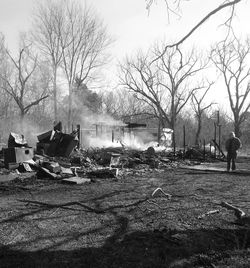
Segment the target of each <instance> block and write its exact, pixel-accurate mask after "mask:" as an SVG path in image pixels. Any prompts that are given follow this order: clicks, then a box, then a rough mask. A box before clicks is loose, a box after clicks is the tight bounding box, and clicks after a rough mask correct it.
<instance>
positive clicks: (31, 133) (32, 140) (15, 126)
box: [1, 118, 43, 147]
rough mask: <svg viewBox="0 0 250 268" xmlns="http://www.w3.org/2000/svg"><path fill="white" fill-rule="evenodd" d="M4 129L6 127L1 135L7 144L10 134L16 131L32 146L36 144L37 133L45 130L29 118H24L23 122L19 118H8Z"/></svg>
mask: <svg viewBox="0 0 250 268" xmlns="http://www.w3.org/2000/svg"><path fill="white" fill-rule="evenodd" d="M1 128H2V126H1ZM2 129H4V131H3V132H2V133H1V136H2V137H3V139H2V141H3V142H4V143H5V144H6V145H7V143H8V138H9V134H10V133H11V132H14V133H17V134H22V135H23V136H24V138H25V140H26V141H27V143H28V145H29V146H30V147H35V146H36V143H37V135H38V134H39V133H41V132H43V130H42V129H41V127H40V126H39V125H38V124H35V123H34V122H32V121H30V120H28V119H24V120H23V121H22V122H21V121H20V120H18V119H17V118H16V119H13V120H6V122H5V124H4V128H2Z"/></svg>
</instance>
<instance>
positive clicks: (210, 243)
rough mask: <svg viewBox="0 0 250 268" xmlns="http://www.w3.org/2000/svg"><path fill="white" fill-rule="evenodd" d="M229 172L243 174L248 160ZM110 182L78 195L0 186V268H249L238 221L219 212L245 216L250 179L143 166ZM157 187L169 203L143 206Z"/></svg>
mask: <svg viewBox="0 0 250 268" xmlns="http://www.w3.org/2000/svg"><path fill="white" fill-rule="evenodd" d="M238 162H240V163H239V164H238V167H239V168H247V167H248V166H249V163H250V159H247V158H244V159H239V160H238ZM209 165H210V166H216V167H225V163H223V162H219V163H213V164H209ZM249 169H250V168H249ZM120 173H121V175H120V176H119V178H118V179H97V180H96V181H95V182H92V183H90V184H84V185H66V184H62V183H61V182H59V181H52V180H47V179H43V180H41V179H40V180H37V179H35V178H34V179H32V180H31V179H30V180H29V181H26V180H24V181H16V182H8V183H0V243H1V251H0V267H93V268H98V267H103V268H104V267H107V268H111V267H132V268H133V267H172V268H173V267H175V268H177V267H178V268H179V267H231V268H235V267H250V234H249V229H250V228H249V222H248V218H246V221H245V222H237V220H236V217H235V215H234V213H233V212H232V211H229V210H227V209H225V208H223V207H221V206H220V205H219V203H220V202H221V201H226V202H228V203H230V204H233V205H235V206H237V207H239V208H241V209H242V210H244V211H245V212H246V214H247V215H250V206H249V205H250V175H247V174H234V173H222V172H205V171H198V170H197V171H194V170H187V169H181V168H173V167H169V168H165V169H149V168H148V167H146V166H144V167H139V166H138V168H136V169H130V170H121V171H120ZM157 187H161V188H162V189H163V190H164V191H165V192H166V193H168V194H171V196H172V197H171V199H168V198H166V196H164V195H163V194H161V193H160V192H158V194H157V195H155V196H154V198H153V197H152V196H151V195H152V192H153V191H154V190H155V189H156V188H157ZM66 203H68V204H66ZM212 210H218V211H217V212H216V213H214V214H210V215H203V214H204V213H206V212H209V211H212Z"/></svg>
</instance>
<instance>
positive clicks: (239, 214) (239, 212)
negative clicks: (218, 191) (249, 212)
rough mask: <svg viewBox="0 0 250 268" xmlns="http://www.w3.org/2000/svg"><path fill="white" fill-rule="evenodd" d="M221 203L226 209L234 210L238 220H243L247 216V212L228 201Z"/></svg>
mask: <svg viewBox="0 0 250 268" xmlns="http://www.w3.org/2000/svg"><path fill="white" fill-rule="evenodd" d="M220 205H221V206H222V207H224V208H226V209H229V210H233V211H234V215H235V216H236V217H237V219H238V220H242V219H243V218H244V217H246V213H245V212H244V211H243V210H241V209H239V208H237V207H235V206H233V205H230V204H229V203H227V202H221V203H220Z"/></svg>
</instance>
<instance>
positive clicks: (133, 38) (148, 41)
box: [0, 0, 250, 79]
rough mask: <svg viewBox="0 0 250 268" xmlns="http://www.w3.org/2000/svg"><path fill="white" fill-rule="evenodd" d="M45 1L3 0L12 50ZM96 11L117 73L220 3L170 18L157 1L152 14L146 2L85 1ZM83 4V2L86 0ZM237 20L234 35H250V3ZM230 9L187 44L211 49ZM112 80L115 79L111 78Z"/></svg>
mask: <svg viewBox="0 0 250 268" xmlns="http://www.w3.org/2000/svg"><path fill="white" fill-rule="evenodd" d="M37 1H39V2H41V1H44V0H0V31H1V32H3V33H4V35H5V37H6V42H7V44H8V47H9V48H10V49H15V48H16V47H17V45H18V36H19V32H20V31H26V30H28V29H29V27H30V26H31V25H30V22H31V20H30V18H31V14H32V9H33V7H34V6H35V4H36V2H37ZM86 1H87V3H88V4H89V5H91V6H93V8H94V9H95V10H96V12H97V14H98V15H99V16H100V17H101V18H102V19H103V21H104V24H106V25H107V31H108V33H109V34H110V35H111V36H113V37H114V38H115V40H116V41H115V43H114V44H113V45H112V49H111V53H112V56H113V61H112V62H111V64H110V65H109V67H108V68H107V69H108V70H110V73H112V74H113V73H114V70H115V67H114V66H115V64H116V62H117V60H122V58H124V57H125V55H131V54H133V53H135V52H136V51H137V50H138V49H145V50H146V49H147V48H149V46H150V45H152V44H154V43H155V42H156V41H157V40H163V39H164V40H166V41H168V42H171V41H174V40H178V38H180V37H182V36H183V35H184V34H185V33H187V31H188V30H190V28H191V27H192V26H193V25H194V24H195V23H197V22H198V21H199V20H200V19H201V18H202V17H203V16H204V15H205V14H207V13H208V12H209V11H210V10H212V9H213V8H215V7H217V6H218V4H219V3H221V2H222V1H221V0H209V1H205V0H189V1H184V2H183V6H182V17H181V18H180V19H179V18H178V17H176V16H172V17H171V18H170V22H169V21H168V17H167V10H166V6H165V4H164V0H157V1H156V4H154V5H152V8H151V11H150V14H149V15H148V13H147V10H146V4H145V0H86ZM83 2H84V0H83ZM236 10H237V17H236V18H235V20H234V24H235V32H236V33H238V34H243V35H245V34H250V26H249V25H250V18H249V14H250V1H248V0H245V1H243V2H242V3H240V4H239V5H237V8H236ZM226 15H228V10H227V11H223V12H222V13H219V14H218V15H216V16H215V17H213V18H212V19H210V21H208V22H207V23H206V24H205V25H204V26H202V28H201V29H199V30H198V31H197V32H196V33H195V34H194V35H193V37H192V38H191V39H189V40H188V42H187V43H186V47H191V46H193V45H195V46H197V47H200V48H202V49H206V48H209V47H210V45H211V44H213V43H214V42H215V41H216V40H220V38H222V37H223V27H219V26H218V25H220V24H222V23H223V22H224V21H225V18H226ZM110 73H109V76H110V78H109V79H112V75H110Z"/></svg>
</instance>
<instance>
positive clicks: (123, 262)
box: [0, 216, 250, 268]
mask: <svg viewBox="0 0 250 268" xmlns="http://www.w3.org/2000/svg"><path fill="white" fill-rule="evenodd" d="M117 222H118V223H119V227H118V228H117V229H116V230H115V232H114V234H113V235H112V236H110V237H109V238H107V239H106V241H105V243H104V245H103V246H102V247H88V248H80V249H79V248H78V249H74V250H58V249H57V247H58V246H59V245H58V244H55V245H54V246H52V247H50V248H46V249H44V250H39V251H29V252H28V251H20V250H14V249H13V248H10V247H8V246H3V247H2V248H1V253H0V263H1V265H0V266H1V267H93V268H99V267H100V268H101V267H102V268H106V267H107V268H112V267H114V268H115V267H116V268H117V267H121V268H123V267H124V268H125V267H130V268H131V267H143V268H144V267H157V268H161V267H172V268H173V267H178V268H180V267H215V266H213V262H215V263H216V262H217V261H220V260H221V259H223V258H225V259H226V258H230V255H229V254H228V253H227V252H230V251H232V250H244V249H247V248H249V247H250V235H249V232H248V231H249V228H243V227H239V228H238V229H234V230H232V229H209V230H208V229H198V230H188V231H177V230H161V231H159V230H155V231H135V232H131V233H128V232H127V231H126V230H127V224H128V220H127V218H126V217H123V216H118V217H117ZM93 231H94V230H93ZM67 242H68V241H67ZM248 253H249V251H248ZM249 255H250V253H249ZM249 257H250V256H249ZM246 267H247V266H246Z"/></svg>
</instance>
